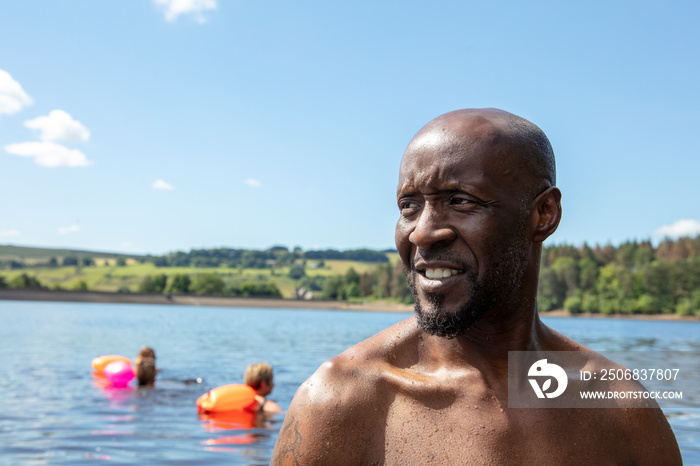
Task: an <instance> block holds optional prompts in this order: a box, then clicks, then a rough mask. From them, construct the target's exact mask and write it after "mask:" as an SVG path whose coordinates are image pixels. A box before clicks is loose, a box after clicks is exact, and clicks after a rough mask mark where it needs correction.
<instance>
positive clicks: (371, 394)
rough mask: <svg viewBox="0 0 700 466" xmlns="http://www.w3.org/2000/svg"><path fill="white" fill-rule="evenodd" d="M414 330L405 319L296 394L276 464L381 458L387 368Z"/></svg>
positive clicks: (328, 365) (331, 364)
mask: <svg viewBox="0 0 700 466" xmlns="http://www.w3.org/2000/svg"><path fill="white" fill-rule="evenodd" d="M415 334H417V330H416V328H415V324H414V323H413V321H412V319H407V320H405V321H403V322H399V323H398V324H396V325H393V326H391V327H389V328H387V329H385V330H383V331H381V332H379V333H378V334H376V335H374V336H372V337H370V338H368V339H367V340H364V341H362V342H360V343H358V344H356V345H354V346H352V347H350V348H348V349H347V350H345V351H344V352H342V353H341V354H339V355H338V356H335V357H333V358H331V359H330V360H328V361H326V362H325V363H323V364H322V365H321V367H319V368H318V370H317V371H316V372H315V373H314V374H313V375H312V376H311V377H310V378H309V379H308V380H307V381H306V382H304V383H303V384H302V385H301V386H300V387H299V389H298V390H297V393H296V394H295V395H294V399H293V400H292V404H291V406H290V408H289V411H288V413H287V416H286V418H285V421H284V424H283V425H282V428H281V430H280V434H279V439H278V441H277V443H276V446H275V452H274V454H273V461H272V464H297V463H303V464H371V463H372V462H373V461H374V459H375V458H379V457H381V454H382V452H383V451H384V444H383V442H382V441H381V439H382V438H383V434H382V429H383V428H384V421H383V419H385V418H386V413H385V412H384V411H386V410H387V409H388V406H389V405H390V397H391V390H390V389H389V387H390V385H388V384H387V383H386V378H387V376H388V375H387V374H390V373H391V370H388V371H387V369H388V368H390V367H391V364H392V361H394V360H400V359H401V357H399V356H396V357H394V355H396V354H397V347H400V348H405V347H407V346H409V345H410V341H411V340H412V338H414V335H415ZM402 357H403V356H402Z"/></svg>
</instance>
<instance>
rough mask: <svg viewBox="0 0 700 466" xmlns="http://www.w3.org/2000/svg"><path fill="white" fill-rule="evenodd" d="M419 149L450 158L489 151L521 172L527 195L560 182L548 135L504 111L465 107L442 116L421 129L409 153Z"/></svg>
mask: <svg viewBox="0 0 700 466" xmlns="http://www.w3.org/2000/svg"><path fill="white" fill-rule="evenodd" d="M431 146H434V147H431ZM418 148H423V149H428V148H430V149H433V150H435V151H436V152H440V153H442V154H444V155H448V156H450V157H460V156H462V155H463V154H465V153H466V152H467V151H479V152H488V153H489V156H490V157H493V158H494V159H500V160H501V161H502V163H505V164H508V165H510V166H511V167H512V168H513V169H514V171H516V172H517V174H518V176H517V178H518V181H519V184H521V186H522V187H523V194H524V195H525V196H526V197H532V196H535V195H537V194H538V193H539V192H541V191H543V190H544V189H546V188H548V187H550V186H555V185H556V165H555V160H554V151H553V150H552V145H551V144H550V142H549V139H548V138H547V136H546V135H545V134H544V132H543V131H542V130H541V129H540V128H539V127H538V126H537V125H535V124H534V123H532V122H530V121H528V120H526V119H524V118H521V117H519V116H517V115H514V114H512V113H509V112H506V111H503V110H499V109H494V108H485V109H464V110H455V111H453V112H449V113H445V114H443V115H440V116H439V117H437V118H435V119H434V120H432V121H430V122H429V123H428V124H426V125H425V126H424V127H423V128H421V129H420V131H418V133H417V134H416V135H415V136H414V137H413V139H412V140H411V142H410V143H409V145H408V148H407V149H406V153H407V154H408V153H410V152H413V150H414V149H418Z"/></svg>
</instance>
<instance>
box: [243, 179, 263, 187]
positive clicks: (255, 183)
mask: <svg viewBox="0 0 700 466" xmlns="http://www.w3.org/2000/svg"><path fill="white" fill-rule="evenodd" d="M245 184H247V185H248V186H250V187H252V188H259V187H260V184H261V183H260V181H258V180H256V179H253V178H248V179H247V180H245Z"/></svg>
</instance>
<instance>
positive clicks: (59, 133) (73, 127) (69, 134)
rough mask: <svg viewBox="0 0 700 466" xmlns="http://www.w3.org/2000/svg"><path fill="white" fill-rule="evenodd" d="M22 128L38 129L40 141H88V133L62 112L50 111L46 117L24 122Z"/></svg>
mask: <svg viewBox="0 0 700 466" xmlns="http://www.w3.org/2000/svg"><path fill="white" fill-rule="evenodd" d="M24 126H26V127H27V128H31V129H38V130H39V131H40V132H41V136H40V137H41V140H42V141H72V142H86V141H87V140H89V139H90V131H88V129H87V128H86V127H85V126H83V125H82V124H81V123H80V122H79V121H77V120H74V119H73V117H71V116H70V115H69V114H68V113H66V112H64V111H63V110H51V112H49V114H48V116H41V117H38V118H34V119H33V120H27V121H25V122H24Z"/></svg>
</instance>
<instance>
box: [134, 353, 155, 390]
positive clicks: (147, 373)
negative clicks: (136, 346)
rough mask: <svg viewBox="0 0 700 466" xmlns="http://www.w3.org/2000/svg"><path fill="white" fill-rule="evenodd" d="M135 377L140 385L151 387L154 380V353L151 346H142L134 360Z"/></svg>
mask: <svg viewBox="0 0 700 466" xmlns="http://www.w3.org/2000/svg"><path fill="white" fill-rule="evenodd" d="M134 366H135V369H136V371H135V372H136V378H137V379H138V383H139V386H140V387H152V386H153V385H154V383H155V380H156V373H157V372H158V369H156V353H155V351H154V350H153V348H149V347H148V346H146V347H143V348H142V349H141V351H140V352H139V355H138V356H137V357H136V360H135V361H134Z"/></svg>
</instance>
